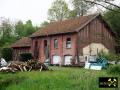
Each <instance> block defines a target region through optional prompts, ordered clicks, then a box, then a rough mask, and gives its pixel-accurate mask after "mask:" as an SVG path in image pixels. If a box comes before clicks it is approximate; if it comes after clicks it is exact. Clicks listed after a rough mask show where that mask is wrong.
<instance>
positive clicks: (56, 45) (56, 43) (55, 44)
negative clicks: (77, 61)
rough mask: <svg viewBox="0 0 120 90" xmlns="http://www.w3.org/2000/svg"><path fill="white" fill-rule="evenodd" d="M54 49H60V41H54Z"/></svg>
mask: <svg viewBox="0 0 120 90" xmlns="http://www.w3.org/2000/svg"><path fill="white" fill-rule="evenodd" d="M54 48H58V40H57V39H54Z"/></svg>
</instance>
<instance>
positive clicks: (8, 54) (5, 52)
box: [1, 48, 12, 61]
mask: <svg viewBox="0 0 120 90" xmlns="http://www.w3.org/2000/svg"><path fill="white" fill-rule="evenodd" d="M1 55H2V57H3V58H4V59H5V60H6V61H10V60H12V49H11V48H3V49H2V51H1Z"/></svg>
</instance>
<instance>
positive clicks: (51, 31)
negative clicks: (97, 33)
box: [30, 14, 100, 37]
mask: <svg viewBox="0 0 120 90" xmlns="http://www.w3.org/2000/svg"><path fill="white" fill-rule="evenodd" d="M99 15H100V14H94V15H89V16H81V17H79V18H75V19H70V20H64V21H58V22H53V23H50V24H49V25H48V26H47V27H45V28H43V29H41V30H38V31H37V32H35V33H33V34H32V35H31V36H30V37H39V36H46V35H55V34H63V33H70V32H77V31H78V30H80V29H81V28H83V27H84V26H85V25H86V24H88V23H89V22H90V21H91V20H93V19H94V18H96V17H97V16H99Z"/></svg>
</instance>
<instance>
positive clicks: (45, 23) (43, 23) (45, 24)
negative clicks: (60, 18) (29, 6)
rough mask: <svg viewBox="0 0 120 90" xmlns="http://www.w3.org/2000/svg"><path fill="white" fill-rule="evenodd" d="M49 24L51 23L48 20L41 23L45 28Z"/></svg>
mask: <svg viewBox="0 0 120 90" xmlns="http://www.w3.org/2000/svg"><path fill="white" fill-rule="evenodd" d="M48 24H49V22H48V21H44V22H42V23H41V24H40V28H44V27H46V26H47V25H48Z"/></svg>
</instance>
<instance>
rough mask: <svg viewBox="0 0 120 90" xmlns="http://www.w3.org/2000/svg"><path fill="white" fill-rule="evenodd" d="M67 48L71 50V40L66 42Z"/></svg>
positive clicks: (68, 39)
mask: <svg viewBox="0 0 120 90" xmlns="http://www.w3.org/2000/svg"><path fill="white" fill-rule="evenodd" d="M66 48H71V38H67V40H66Z"/></svg>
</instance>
